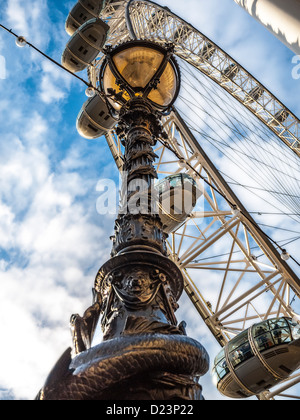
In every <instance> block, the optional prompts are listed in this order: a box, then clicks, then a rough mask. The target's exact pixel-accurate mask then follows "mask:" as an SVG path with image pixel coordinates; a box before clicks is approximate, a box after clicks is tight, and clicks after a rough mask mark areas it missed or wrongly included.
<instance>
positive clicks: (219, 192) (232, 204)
mask: <svg viewBox="0 0 300 420" xmlns="http://www.w3.org/2000/svg"><path fill="white" fill-rule="evenodd" d="M159 141H160V143H161V144H162V145H163V146H164V147H166V148H167V149H169V150H170V151H171V152H172V153H174V154H175V156H176V157H177V159H178V160H179V161H181V160H182V156H180V155H179V153H178V152H177V151H176V150H174V149H173V148H172V147H171V146H170V145H169V144H168V143H167V142H166V141H165V140H162V139H159ZM185 164H186V165H187V166H189V168H190V169H191V170H192V171H193V172H194V173H195V174H196V175H197V176H198V177H199V178H200V179H202V180H203V181H204V182H205V183H206V184H207V185H209V187H210V188H212V189H213V190H214V191H215V192H217V193H218V194H219V195H220V196H221V197H223V198H224V200H226V201H227V203H228V204H229V205H230V206H231V208H234V207H235V204H234V203H232V202H231V201H230V200H229V199H228V198H227V197H226V195H225V194H223V193H222V192H221V191H220V190H219V189H218V188H217V187H215V186H214V185H213V184H212V183H211V182H209V181H208V180H207V179H206V178H205V177H204V176H203V175H201V174H200V173H199V172H198V171H197V170H195V168H194V167H193V166H192V165H191V164H190V163H189V162H187V161H186V162H185ZM241 214H242V215H243V216H244V217H245V219H247V220H248V221H249V222H250V223H251V224H252V225H253V226H254V227H255V228H256V229H257V230H259V231H260V232H261V233H262V234H263V235H264V236H265V237H266V238H268V239H269V241H271V242H272V243H273V244H274V245H276V247H277V248H278V249H280V250H281V251H282V252H285V251H286V250H285V249H284V248H282V246H281V245H279V243H278V242H276V241H275V240H274V239H272V238H271V237H270V236H269V235H267V234H266V233H265V232H264V231H263V230H262V229H261V228H260V227H259V226H258V224H257V223H256V222H254V221H253V220H251V218H249V216H247V215H246V214H245V213H243V212H242V211H241ZM290 258H291V259H292V260H293V261H294V262H295V263H296V264H297V265H299V267H300V263H299V262H298V261H297V260H296V259H295V258H294V257H292V256H290Z"/></svg>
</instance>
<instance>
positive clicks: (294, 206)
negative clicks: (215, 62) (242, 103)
mask: <svg viewBox="0 0 300 420" xmlns="http://www.w3.org/2000/svg"><path fill="white" fill-rule="evenodd" d="M190 83H191V82H190ZM192 87H193V89H194V91H195V90H197V87H196V86H195V84H193V85H192ZM214 89H215V87H214ZM211 93H212V92H209V93H208V94H209V95H210V98H209V99H210V101H207V102H206V104H205V105H210V102H212V101H211ZM213 93H214V92H213ZM208 94H207V95H208ZM201 95H202V97H203V92H201ZM222 99H223V98H222ZM183 100H186V98H183ZM223 102H224V101H223ZM220 103H222V101H220ZM189 105H190V104H189ZM215 105H216V106H217V107H219V108H220V105H219V104H218V103H215ZM193 107H197V101H196V99H195V101H193ZM200 107H201V105H200ZM200 109H201V110H202V112H205V113H206V114H207V115H210V116H211V117H212V118H213V116H212V115H211V114H210V112H209V111H208V110H207V109H205V108H204V107H202V108H200ZM190 110H191V109H190V107H189V111H190ZM214 111H215V110H214ZM221 111H222V115H224V113H226V112H225V111H226V110H224V109H222V108H221ZM237 115H239V114H237ZM197 117H199V115H197ZM239 117H240V115H239ZM187 118H188V116H187ZM214 118H215V120H214V122H216V117H215V116H214ZM217 119H218V120H219V126H220V128H221V124H224V125H225V126H227V127H228V128H231V127H230V125H229V124H228V122H226V121H224V119H223V120H222V116H220V117H219V118H218V117H217ZM202 121H204V123H206V124H208V123H207V122H206V121H205V120H204V119H202ZM251 123H252V124H253V119H252V121H251ZM233 124H234V123H233ZM191 129H192V130H193V131H197V132H199V133H200V134H201V135H204V136H206V138H207V137H208V134H207V133H204V132H203V129H201V130H197V129H196V128H195V127H194V126H191ZM210 129H211V131H212V132H213V127H212V126H210ZM258 129H260V130H261V128H260V126H258ZM231 130H232V133H235V134H237V139H238V140H240V137H239V134H241V136H242V138H243V139H245V137H246V140H247V136H245V135H244V134H243V133H240V129H239V127H236V126H235V125H234V126H233V128H231ZM269 131H270V130H269ZM225 135H226V136H228V133H226V132H225ZM269 135H270V133H269ZM230 138H231V139H232V141H234V140H235V139H234V138H233V136H232V135H230ZM260 140H261V139H260ZM278 140H279V139H278ZM211 141H212V143H211V144H213V146H214V147H216V144H215V142H216V141H217V140H216V138H215V137H214V138H212V137H211ZM235 144H236V143H235ZM224 146H227V147H229V148H231V149H232V145H229V144H224ZM251 146H252V145H251ZM266 147H270V146H269V144H268V143H267V142H266ZM248 150H249V149H248ZM260 150H262V147H261V145H260ZM236 151H237V152H238V153H245V152H242V151H240V150H238V149H237V150H236ZM265 151H266V158H267V159H270V157H271V156H272V151H268V150H267V149H265ZM220 152H221V153H223V154H225V155H226V153H225V152H224V150H220ZM251 152H253V151H252V150H250V151H248V152H246V154H247V157H248V158H252V156H251ZM285 152H286V148H285V149H284V148H282V150H281V153H280V155H279V156H280V157H281V156H282V154H283V153H285ZM227 156H228V155H227ZM272 157H274V158H277V160H278V156H276V155H274V153H273V156H272ZM287 157H289V158H290V156H287ZM228 158H230V156H228ZM254 160H256V161H257V164H258V165H261V166H262V167H264V166H266V162H265V161H264V162H261V161H259V160H258V159H255V157H254ZM280 162H281V160H279V161H278V162H276V167H274V166H272V165H271V164H269V165H267V168H268V169H270V170H273V171H275V173H274V172H273V173H272V172H271V173H270V174H269V178H271V176H272V177H273V178H274V179H276V177H278V174H282V175H288V176H289V177H290V180H291V179H292V180H294V181H295V185H294V193H293V194H291V193H290V191H289V190H288V189H287V188H286V187H285V183H286V182H287V180H286V179H282V178H281V180H280V179H277V182H278V184H277V185H279V186H280V187H281V190H279V191H278V192H277V191H276V190H275V189H274V186H273V184H272V183H271V184H269V190H270V192H271V191H274V193H273V195H275V197H276V194H281V195H284V196H285V199H286V200H285V203H286V205H287V206H288V207H289V208H290V209H293V210H294V211H295V210H297V211H298V209H299V204H298V201H297V200H296V199H297V198H298V197H299V193H298V191H299V179H298V178H297V177H295V176H294V175H293V174H292V173H288V174H286V173H285V168H284V170H280V168H279V167H278V165H280ZM234 163H235V164H236V165H238V164H237V162H236V161H235V162H234ZM277 163H278V165H277ZM295 163H296V166H298V165H299V161H298V160H295ZM286 165H287V163H286ZM292 166H293V165H292V164H291V160H289V164H288V165H287V166H286V170H287V171H288V170H292ZM240 169H242V170H244V168H242V167H241V166H240ZM257 169H260V172H261V167H258V168H257ZM293 170H296V168H295V167H293ZM258 175H259V172H258ZM257 181H260V179H259V178H258V179H257ZM296 189H297V191H296ZM264 190H265V189H264ZM276 198H277V199H278V197H276ZM294 199H295V200H296V201H293V200H294ZM281 202H282V201H281ZM285 213H286V212H285ZM295 214H297V215H299V212H298V213H295Z"/></svg>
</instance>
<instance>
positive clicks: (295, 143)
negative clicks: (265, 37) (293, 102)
mask: <svg viewBox="0 0 300 420" xmlns="http://www.w3.org/2000/svg"><path fill="white" fill-rule="evenodd" d="M124 3H125V12H126V16H125V20H126V26H127V29H128V32H129V36H130V37H131V38H134V39H137V38H138V36H137V34H136V33H135V31H134V25H133V23H132V18H131V11H130V8H131V7H132V6H134V4H135V3H136V4H148V5H152V6H153V7H155V8H158V9H160V10H161V11H163V12H164V13H166V14H168V15H169V16H171V17H174V18H175V19H178V20H179V21H180V22H181V23H182V25H183V26H184V27H188V28H190V29H191V30H192V31H193V32H194V33H197V34H198V35H200V37H202V38H203V39H204V40H205V41H206V42H208V43H209V44H212V45H213V46H214V47H215V48H216V49H217V50H218V52H220V53H222V54H223V55H224V56H225V57H226V59H227V60H228V61H230V62H231V63H232V64H235V65H236V66H237V68H238V69H239V71H242V72H244V73H245V74H246V75H248V77H249V78H250V79H251V81H252V82H254V84H256V86H257V87H259V88H261V89H262V90H263V93H264V94H266V95H267V96H269V97H270V98H272V100H273V101H275V103H276V105H277V106H279V108H280V109H281V111H282V114H283V113H286V115H288V117H287V118H288V119H290V120H291V121H292V120H293V123H292V124H290V126H291V125H294V124H296V131H297V136H295V135H294V134H293V133H292V132H291V131H289V129H286V128H284V125H283V122H282V121H280V118H276V115H272V114H271V113H270V112H269V111H267V113H268V114H269V117H270V121H271V122H272V124H273V125H274V128H273V127H272V125H271V122H270V121H269V122H268V121H266V119H264V118H263V117H262V116H261V115H260V112H255V110H254V109H253V108H252V107H250V106H247V103H245V101H242V100H240V99H239V97H238V96H236V95H234V94H233V92H232V91H231V90H230V89H228V88H226V86H225V84H223V85H222V84H221V83H218V80H217V79H216V78H215V77H211V75H210V74H207V73H206V72H204V71H202V70H201V69H200V68H199V67H198V66H196V65H194V67H195V68H196V69H198V70H199V71H202V72H203V74H205V75H206V76H208V77H210V78H211V79H212V80H213V81H214V82H215V83H217V84H218V85H219V86H221V87H222V88H223V89H224V90H225V91H227V92H228V93H229V94H231V96H233V98H235V99H236V100H238V101H239V102H240V103H242V104H243V105H244V106H245V107H246V109H248V110H250V111H251V112H252V113H253V114H254V115H255V116H256V117H257V118H258V119H259V120H260V121H262V122H263V123H264V124H265V125H266V126H267V127H268V129H269V130H270V131H271V132H273V133H275V134H276V135H277V136H278V137H279V138H280V140H282V141H283V142H284V143H285V145H286V146H287V147H289V148H290V149H291V150H292V151H293V152H294V153H295V154H296V155H297V156H298V157H300V133H299V130H300V119H299V118H298V117H297V116H296V115H295V114H294V113H293V112H292V111H291V110H290V109H289V108H288V107H287V106H286V105H284V103H283V102H282V101H280V100H279V99H278V98H277V97H276V95H274V94H273V93H272V92H271V91H270V90H269V89H268V88H266V86H265V85H264V84H262V83H261V82H260V81H259V80H258V79H257V78H255V77H254V76H253V75H252V74H251V73H250V72H249V71H248V70H247V69H246V68H244V67H243V66H242V65H241V64H240V63H239V62H238V61H237V60H235V59H234V58H233V57H232V56H231V55H229V54H228V53H227V52H226V51H225V50H223V49H222V48H221V47H220V46H219V45H218V44H216V43H215V42H214V41H212V40H211V39H210V38H208V37H207V36H206V35H204V34H203V33H202V32H200V31H199V30H198V29H196V28H195V27H194V26H193V25H192V24H190V23H189V22H186V21H185V20H184V19H182V18H181V17H180V16H178V15H177V14H176V13H173V12H172V11H170V10H169V9H166V8H165V7H163V6H161V5H159V4H157V3H155V2H153V1H151V0H129V1H127V0H126V1H125V2H124ZM174 53H175V55H177V56H178V57H180V58H182V59H183V60H185V61H186V62H188V63H189V64H191V62H189V61H187V60H186V59H185V58H184V57H182V56H180V55H179V54H178V51H176V46H175V51H174ZM237 86H238V87H239V89H243V86H239V85H237ZM244 93H245V94H246V95H248V92H247V91H246V90H245V91H244ZM248 96H249V95H248ZM251 100H252V99H251ZM257 104H258V105H259V106H260V104H259V99H258V101H257ZM274 113H275V112H274ZM282 114H281V115H282ZM278 126H279V127H281V128H282V132H281V133H279V132H278V131H277V130H276V128H275V127H278ZM284 132H287V133H288V136H287V137H289V136H291V138H292V140H288V139H286V138H285V135H284Z"/></svg>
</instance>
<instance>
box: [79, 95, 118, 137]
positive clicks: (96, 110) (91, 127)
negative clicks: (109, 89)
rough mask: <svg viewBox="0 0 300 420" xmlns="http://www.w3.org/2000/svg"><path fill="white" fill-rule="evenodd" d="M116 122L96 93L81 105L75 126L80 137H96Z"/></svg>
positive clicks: (103, 133)
mask: <svg viewBox="0 0 300 420" xmlns="http://www.w3.org/2000/svg"><path fill="white" fill-rule="evenodd" d="M116 122H117V121H116V120H115V119H114V118H113V117H112V116H111V115H110V112H109V110H108V107H107V105H106V102H105V101H104V100H103V99H102V98H101V96H100V95H98V94H97V93H96V94H95V95H94V96H93V97H92V98H90V99H88V100H87V101H86V102H85V104H84V105H83V107H82V109H81V111H80V113H79V115H78V118H77V124H76V126H77V131H78V133H79V134H80V135H81V136H82V137H84V138H86V139H96V138H98V137H101V136H103V135H105V134H106V133H107V132H108V131H110V130H112V129H113V127H114V126H115V124H116Z"/></svg>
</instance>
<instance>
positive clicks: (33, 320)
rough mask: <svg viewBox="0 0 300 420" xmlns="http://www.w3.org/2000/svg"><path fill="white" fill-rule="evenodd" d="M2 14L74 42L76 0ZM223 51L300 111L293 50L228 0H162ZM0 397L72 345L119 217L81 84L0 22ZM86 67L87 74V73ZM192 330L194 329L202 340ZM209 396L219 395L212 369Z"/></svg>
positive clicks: (47, 46)
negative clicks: (86, 119) (83, 130)
mask: <svg viewBox="0 0 300 420" xmlns="http://www.w3.org/2000/svg"><path fill="white" fill-rule="evenodd" d="M0 2H1V5H2V7H1V13H0V22H1V23H3V24H4V25H6V26H8V27H9V28H11V29H13V30H14V32H16V33H18V34H19V35H23V36H25V37H26V38H27V39H28V40H29V41H30V42H31V43H33V44H35V45H37V46H38V47H39V48H40V49H42V50H43V51H45V52H47V53H48V54H49V55H51V56H52V57H53V58H55V59H56V60H58V61H60V56H61V54H62V51H63V49H64V46H65V44H66V42H67V40H68V35H67V34H66V33H65V31H64V22H65V19H66V17H67V14H68V12H69V10H70V9H71V8H72V6H73V4H74V2H73V1H61V0H26V2H23V1H21V0H5V1H4V0H0ZM161 4H162V5H165V6H168V7H170V8H171V9H172V10H173V11H174V12H175V13H177V14H178V15H179V16H182V17H183V18H185V19H186V20H187V21H189V22H191V23H192V24H193V25H194V26H195V27H196V28H198V29H199V30H200V31H201V32H203V33H204V34H206V35H207V36H208V37H210V38H211V39H212V40H213V41H215V42H216V43H217V44H218V45H219V46H220V47H222V48H223V49H225V50H226V51H227V52H228V53H229V54H230V55H232V56H233V57H234V58H235V59H236V60H237V61H239V62H240V63H241V64H242V65H243V66H244V67H246V68H247V69H248V70H249V71H250V72H251V73H252V74H253V75H254V76H255V77H257V78H258V79H259V80H260V81H261V82H262V83H263V84H265V85H266V86H267V87H268V88H269V89H270V90H271V91H272V92H274V93H275V95H276V96H278V97H279V99H280V100H281V101H282V102H284V103H285V104H286V105H287V106H288V107H289V108H291V109H292V110H293V111H294V112H295V113H296V115H300V105H299V94H300V79H299V80H294V79H293V78H292V76H291V74H292V70H293V67H294V64H292V59H293V56H294V54H293V53H291V52H290V51H289V50H288V49H287V48H286V47H285V46H284V45H282V44H281V43H280V42H279V41H278V40H277V39H275V38H274V37H273V36H272V35H271V34H270V33H269V32H268V31H267V30H265V29H264V28H262V27H261V26H260V25H259V24H258V23H257V22H256V21H254V20H252V18H251V17H250V16H248V15H247V14H246V13H245V12H244V11H243V10H242V9H241V8H239V6H237V5H236V4H235V3H234V1H233V0H209V2H207V1H206V0H186V1H185V2H182V1H179V0H164V1H163V2H162V3H161ZM0 55H1V56H2V57H4V59H5V64H6V78H5V79H0V319H1V326H2V337H3V339H4V343H5V345H4V346H2V348H1V353H0V354H1V358H0V359H1V362H0V398H1V399H8V398H13V399H32V398H34V396H35V394H36V393H37V392H38V390H39V388H40V387H41V386H42V384H43V382H44V380H45V377H46V375H47V374H48V372H49V371H50V369H51V368H52V366H53V364H54V363H55V362H56V360H57V358H58V357H59V356H60V354H61V353H62V352H63V351H64V350H65V348H66V347H68V346H69V345H70V334H69V331H68V322H69V318H70V315H71V314H72V313H77V312H78V313H82V312H83V311H84V310H85V308H86V307H87V306H89V304H90V302H91V288H92V286H93V280H94V277H95V275H96V273H97V270H98V269H99V267H100V266H101V264H102V263H103V262H104V261H105V260H107V259H108V258H109V254H110V249H111V243H110V241H109V236H110V235H111V233H112V230H113V221H114V216H113V215H111V216H106V217H103V216H99V215H98V214H97V211H96V201H97V198H98V195H99V193H98V192H97V190H96V186H97V183H98V181H99V179H101V178H116V177H117V171H116V168H115V164H114V162H113V160H112V158H111V155H110V152H109V150H108V148H107V145H106V142H105V140H103V139H99V140H97V141H94V142H93V141H92V142H89V141H86V140H84V139H82V138H81V137H80V136H79V135H78V133H77V131H76V127H75V122H76V117H77V114H78V112H79V111H80V109H81V106H82V104H83V103H84V102H85V101H86V97H85V94H84V91H85V86H84V85H83V84H81V83H80V82H78V81H77V80H75V78H73V77H72V76H70V75H68V74H67V73H65V72H63V71H62V70H60V69H59V68H57V67H55V66H54V65H52V64H51V63H49V62H48V61H46V60H45V59H43V58H42V57H41V56H39V55H38V54H37V53H35V52H34V51H32V50H30V49H29V48H27V47H26V48H23V49H19V48H17V47H16V46H15V40H14V38H13V37H12V36H10V35H9V34H8V33H6V32H4V31H0ZM83 76H85V75H84V74H83ZM180 314H182V315H184V314H185V316H186V317H188V318H189V319H187V321H188V322H189V320H190V328H191V330H193V332H195V334H196V335H197V337H198V338H199V340H200V341H202V343H203V344H204V345H205V346H206V347H208V348H209V349H210V351H211V353H212V358H213V357H214V355H215V354H217V352H218V351H219V347H218V345H217V344H216V343H215V342H214V340H213V339H212V337H211V336H210V334H209V332H208V330H207V329H206V327H205V326H203V325H202V323H201V322H200V320H199V321H198V318H195V316H194V315H195V314H193V312H192V311H191V308H190V307H189V303H188V302H187V301H184V302H183V303H182V309H181V312H180ZM197 337H195V338H197ZM202 383H203V386H204V392H205V395H206V398H207V399H217V398H220V395H219V394H218V393H217V392H216V391H215V389H214V387H213V386H212V384H211V380H210V377H209V376H208V377H206V378H204V379H203V381H202Z"/></svg>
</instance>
